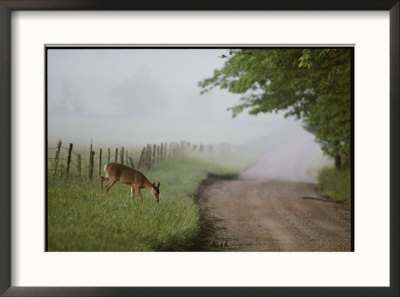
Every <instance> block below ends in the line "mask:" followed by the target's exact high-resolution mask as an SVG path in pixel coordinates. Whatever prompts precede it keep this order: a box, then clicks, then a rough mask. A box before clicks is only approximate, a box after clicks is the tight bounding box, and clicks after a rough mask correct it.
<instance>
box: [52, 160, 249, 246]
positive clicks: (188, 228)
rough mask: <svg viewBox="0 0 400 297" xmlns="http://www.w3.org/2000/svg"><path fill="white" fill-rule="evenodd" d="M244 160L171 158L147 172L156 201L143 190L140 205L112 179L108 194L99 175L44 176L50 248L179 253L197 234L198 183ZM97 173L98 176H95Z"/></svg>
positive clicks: (233, 169)
mask: <svg viewBox="0 0 400 297" xmlns="http://www.w3.org/2000/svg"><path fill="white" fill-rule="evenodd" d="M242 166H244V163H243V162H242V163H240V164H239V165H238V164H236V165H234V164H230V165H229V166H228V167H227V166H222V164H221V163H218V162H207V161H205V160H202V159H199V158H195V157H193V156H192V157H190V158H189V157H181V158H173V159H170V160H168V161H165V162H163V163H161V164H160V165H158V166H156V167H155V168H154V169H152V170H150V171H143V173H144V174H145V175H146V177H147V178H148V179H149V180H150V181H151V182H160V183H161V185H160V203H158V204H157V203H155V202H154V199H153V197H152V196H151V195H150V193H149V192H148V191H147V190H146V189H142V191H141V192H142V195H143V199H144V203H143V204H141V203H140V200H139V197H138V196H137V195H136V197H135V200H134V201H132V199H131V198H130V187H129V186H127V185H124V184H121V183H116V184H115V185H114V186H113V187H112V188H111V189H110V195H109V196H107V195H106V194H101V193H100V187H99V182H98V177H96V178H94V181H93V182H89V181H88V180H87V179H83V180H82V181H81V180H78V179H73V180H68V181H67V180H65V179H63V178H61V177H55V178H54V177H52V176H51V174H50V175H49V178H48V250H49V251H182V250H187V249H190V248H191V246H193V244H194V243H195V241H196V238H197V236H198V232H199V228H200V225H199V211H198V208H197V207H196V205H195V204H194V201H193V197H195V196H196V194H197V191H198V189H199V185H200V184H201V183H202V182H203V181H205V180H206V178H207V176H208V175H209V174H217V175H226V176H232V175H234V174H237V173H238V172H239V170H240V169H241V167H242ZM95 176H97V175H95Z"/></svg>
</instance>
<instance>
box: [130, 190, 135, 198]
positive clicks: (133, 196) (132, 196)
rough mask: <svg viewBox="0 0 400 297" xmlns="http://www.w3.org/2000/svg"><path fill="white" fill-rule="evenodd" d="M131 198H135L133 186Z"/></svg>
mask: <svg viewBox="0 0 400 297" xmlns="http://www.w3.org/2000/svg"><path fill="white" fill-rule="evenodd" d="M131 198H132V200H133V199H135V189H134V188H133V187H131Z"/></svg>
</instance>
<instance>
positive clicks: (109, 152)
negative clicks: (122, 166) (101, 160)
mask: <svg viewBox="0 0 400 297" xmlns="http://www.w3.org/2000/svg"><path fill="white" fill-rule="evenodd" d="M110 157H111V150H110V148H108V149H107V163H110Z"/></svg>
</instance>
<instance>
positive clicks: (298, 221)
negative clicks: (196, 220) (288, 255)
mask: <svg viewBox="0 0 400 297" xmlns="http://www.w3.org/2000/svg"><path fill="white" fill-rule="evenodd" d="M288 145H295V146H296V153H293V152H291V153H290V154H288V152H287V151H286V150H285V149H284V148H282V147H279V148H276V149H275V150H272V151H270V152H268V154H266V155H264V156H262V157H261V158H260V159H259V160H258V161H257V162H256V163H255V164H254V165H253V166H251V167H250V168H248V169H247V170H246V171H244V172H243V173H242V175H241V177H240V178H239V179H235V180H223V179H218V178H212V179H210V180H209V181H208V182H207V183H206V184H205V185H203V187H202V189H201V191H200V193H199V196H198V199H197V203H198V205H199V207H200V213H201V220H202V229H201V238H200V243H199V245H198V249H199V250H203V251H350V250H351V211H350V209H349V207H348V206H346V205H344V204H343V203H338V202H334V201H331V200H329V199H327V198H326V197H323V196H322V195H321V194H320V192H319V190H318V187H317V184H316V181H315V180H313V179H312V178H311V177H309V176H307V174H306V170H307V166H308V162H309V160H310V158H311V156H312V154H314V153H315V150H314V151H313V150H312V149H310V148H309V147H308V146H307V145H299V144H290V143H288Z"/></svg>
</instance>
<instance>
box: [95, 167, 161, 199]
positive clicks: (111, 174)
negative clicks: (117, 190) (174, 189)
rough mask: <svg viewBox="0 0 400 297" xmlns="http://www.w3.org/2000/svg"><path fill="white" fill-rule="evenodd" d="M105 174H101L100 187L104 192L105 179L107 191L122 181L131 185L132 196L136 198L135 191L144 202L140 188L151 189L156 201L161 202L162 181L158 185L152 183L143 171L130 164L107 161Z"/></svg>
mask: <svg viewBox="0 0 400 297" xmlns="http://www.w3.org/2000/svg"><path fill="white" fill-rule="evenodd" d="M104 173H105V176H100V189H101V192H102V193H103V181H105V180H108V183H107V185H106V193H107V195H109V194H110V193H109V192H108V191H109V190H110V188H111V187H112V186H113V185H114V184H115V183H116V182H117V181H119V182H121V183H124V184H127V185H130V186H131V198H132V200H134V198H135V192H136V193H137V194H138V196H139V198H140V201H141V202H142V203H143V197H142V194H141V193H140V189H142V188H145V189H147V190H149V191H150V193H151V194H152V195H153V197H154V200H155V202H157V203H158V202H159V198H158V196H159V195H160V190H159V187H160V183H158V184H157V185H156V184H155V183H151V182H150V181H149V180H148V179H147V178H146V177H145V176H144V174H143V173H141V172H140V171H137V170H135V169H132V168H130V167H128V166H125V165H123V164H119V163H107V164H106V165H105V166H104Z"/></svg>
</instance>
